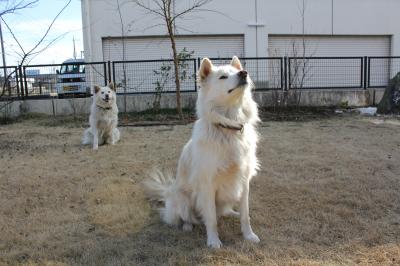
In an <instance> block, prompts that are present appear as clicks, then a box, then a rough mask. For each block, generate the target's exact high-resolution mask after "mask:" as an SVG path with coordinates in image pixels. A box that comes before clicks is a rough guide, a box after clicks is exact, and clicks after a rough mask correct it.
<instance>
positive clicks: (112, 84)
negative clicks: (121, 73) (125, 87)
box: [108, 81, 115, 91]
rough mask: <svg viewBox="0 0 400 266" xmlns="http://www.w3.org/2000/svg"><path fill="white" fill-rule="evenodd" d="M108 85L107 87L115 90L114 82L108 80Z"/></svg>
mask: <svg viewBox="0 0 400 266" xmlns="http://www.w3.org/2000/svg"><path fill="white" fill-rule="evenodd" d="M108 87H109V88H110V89H112V90H113V91H115V86H114V82H112V81H110V82H109V83H108Z"/></svg>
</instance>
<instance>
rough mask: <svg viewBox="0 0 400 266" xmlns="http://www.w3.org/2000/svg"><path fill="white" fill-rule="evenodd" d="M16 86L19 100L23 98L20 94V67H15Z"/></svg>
mask: <svg viewBox="0 0 400 266" xmlns="http://www.w3.org/2000/svg"><path fill="white" fill-rule="evenodd" d="M14 71H15V84H16V86H17V96H18V98H19V97H21V95H20V92H19V80H18V67H15V69H14Z"/></svg>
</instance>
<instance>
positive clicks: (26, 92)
mask: <svg viewBox="0 0 400 266" xmlns="http://www.w3.org/2000/svg"><path fill="white" fill-rule="evenodd" d="M22 68H23V74H24V85H25V96H26V97H27V96H28V82H27V81H26V66H23V67H22Z"/></svg>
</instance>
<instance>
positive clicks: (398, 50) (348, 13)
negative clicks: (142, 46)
mask: <svg viewBox="0 0 400 266" xmlns="http://www.w3.org/2000/svg"><path fill="white" fill-rule="evenodd" d="M120 2H121V3H122V4H121V5H122V8H121V14H122V20H123V23H122V24H123V25H124V32H123V34H122V32H121V21H120V18H119V14H118V12H117V1H115V0H104V1H97V0H83V1H82V21H83V31H84V33H83V35H84V48H85V58H86V60H87V61H101V60H103V53H102V38H103V37H120V36H122V35H125V36H127V37H129V36H161V35H165V34H166V29H165V27H163V26H162V25H161V26H155V27H153V26H154V25H157V24H160V23H161V24H162V21H161V19H160V18H157V17H156V16H154V15H151V14H148V13H147V12H146V11H145V10H143V9H141V8H139V7H137V6H135V4H134V3H133V1H120ZM144 2H145V3H151V2H152V1H144ZM304 2H305V34H308V35H390V36H391V37H392V38H391V39H392V55H400V27H399V23H398V17H399V15H398V12H399V10H400V1H399V0H379V1H377V0H304ZM176 3H178V4H177V6H176V10H177V12H178V11H179V10H182V9H184V8H185V6H184V5H185V4H186V3H187V2H186V1H176ZM302 3H303V0H269V1H264V0H248V1H243V0H216V1H212V2H211V3H209V4H208V5H207V6H205V7H204V8H207V9H210V10H215V11H218V12H206V11H205V12H198V13H196V14H193V15H191V16H190V15H189V16H190V18H191V19H186V20H178V21H177V23H178V25H179V26H181V27H182V28H180V29H178V32H177V34H180V35H185V34H188V35H193V34H195V35H202V34H215V35H221V34H240V35H244V37H245V56H246V57H254V56H258V57H263V56H268V52H267V51H268V35H271V34H275V35H281V34H282V35H286V34H288V35H294V34H301V33H302V23H301V21H302V19H301V12H300V10H301V9H302ZM179 5H183V6H179ZM183 28H185V29H189V30H190V31H185V30H184V29H183Z"/></svg>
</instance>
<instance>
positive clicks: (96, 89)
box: [94, 85, 100, 93]
mask: <svg viewBox="0 0 400 266" xmlns="http://www.w3.org/2000/svg"><path fill="white" fill-rule="evenodd" d="M99 90H100V87H99V86H97V85H94V93H98V92H99Z"/></svg>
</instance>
